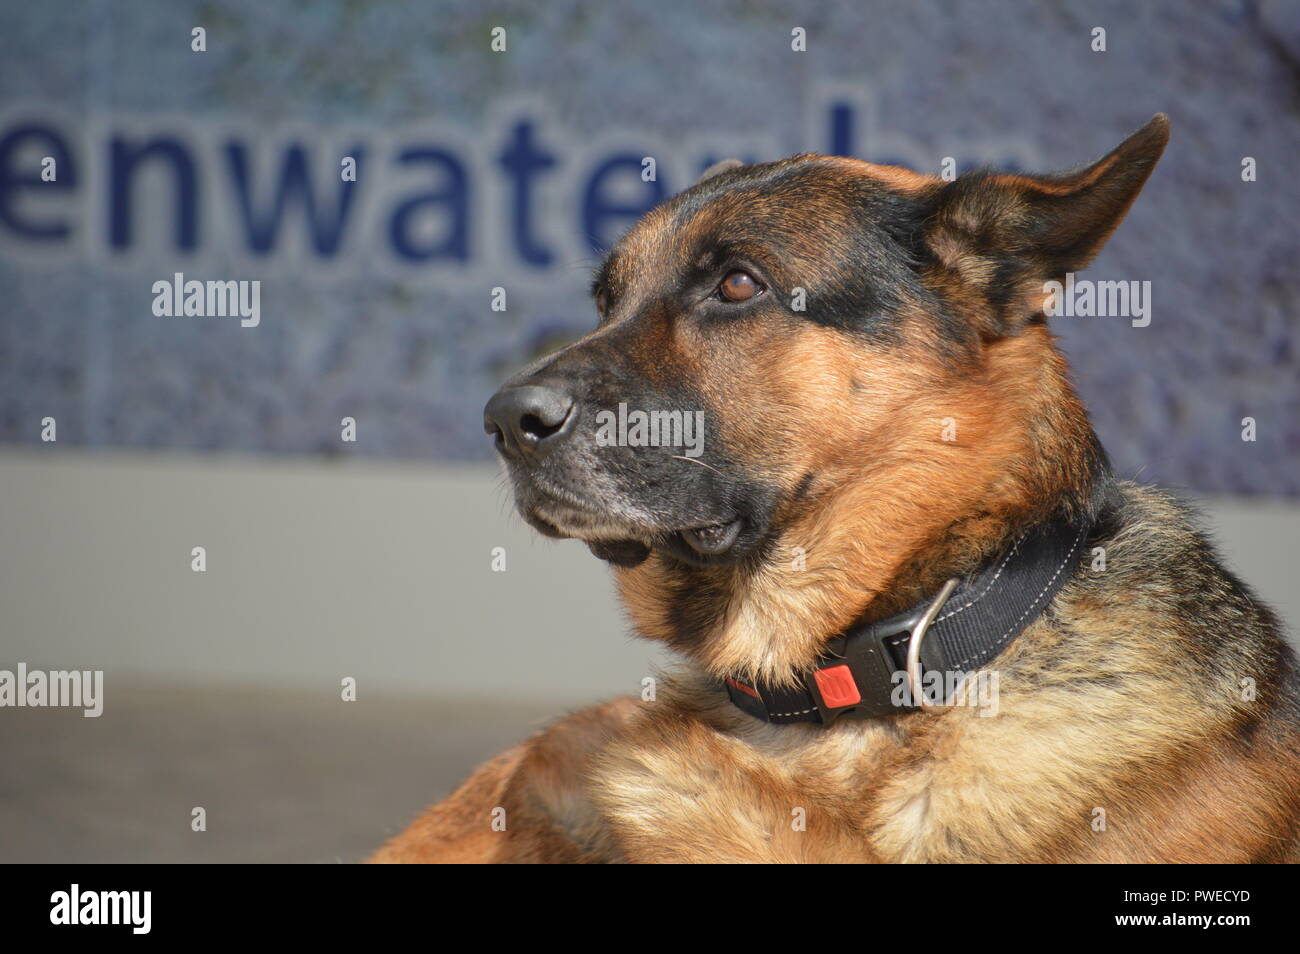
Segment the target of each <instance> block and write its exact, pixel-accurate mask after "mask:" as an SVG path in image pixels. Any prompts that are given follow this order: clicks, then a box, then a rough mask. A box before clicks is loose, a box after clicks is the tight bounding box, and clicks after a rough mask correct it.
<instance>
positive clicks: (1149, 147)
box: [926, 113, 1169, 335]
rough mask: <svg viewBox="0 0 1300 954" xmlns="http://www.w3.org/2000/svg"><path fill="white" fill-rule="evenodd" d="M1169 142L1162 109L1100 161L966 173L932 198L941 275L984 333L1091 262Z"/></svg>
mask: <svg viewBox="0 0 1300 954" xmlns="http://www.w3.org/2000/svg"><path fill="white" fill-rule="evenodd" d="M1168 141H1169V118H1168V117H1167V116H1165V115H1164V114H1163V113H1161V114H1158V115H1157V116H1155V117H1154V118H1153V119H1152V120H1151V121H1150V122H1148V123H1147V124H1146V125H1145V126H1143V127H1142V128H1141V129H1139V130H1138V131H1137V132H1135V133H1134V134H1133V135H1131V136H1129V138H1128V139H1125V140H1124V141H1123V142H1122V143H1120V144H1119V145H1118V146H1117V147H1116V148H1115V149H1114V150H1113V151H1112V152H1110V153H1109V154H1108V155H1106V156H1105V157H1104V158H1102V159H1099V160H1097V161H1096V162H1094V163H1092V164H1091V165H1089V166H1086V167H1084V168H1082V169H1079V170H1077V171H1074V172H1067V173H1064V174H1062V175H1054V176H1023V175H1003V174H997V173H990V172H986V171H979V172H972V173H967V174H966V175H963V176H961V177H959V178H958V179H957V180H956V181H955V182H952V183H951V184H949V185H947V186H944V187H943V188H942V189H941V190H940V191H939V193H938V195H937V197H936V200H935V207H934V212H933V214H932V216H931V218H930V222H929V225H928V227H927V230H926V241H927V244H928V246H929V248H930V250H931V251H932V252H933V253H934V256H935V258H936V259H937V262H938V265H939V269H940V271H946V272H947V273H948V274H947V275H945V276H944V277H943V283H944V284H945V285H949V286H951V284H952V282H953V281H954V280H957V281H959V282H960V283H961V284H963V285H965V286H968V288H967V292H966V294H970V293H971V292H972V291H973V292H978V293H979V294H981V295H982V296H983V298H984V299H985V301H986V302H987V304H988V305H989V306H990V307H989V308H988V309H987V312H988V318H989V323H990V324H991V327H987V328H985V329H983V330H984V331H985V332H986V333H991V334H994V335H998V334H1014V333H1015V332H1016V331H1018V330H1019V328H1020V327H1022V326H1023V325H1024V323H1025V322H1027V321H1028V320H1029V319H1030V318H1031V317H1033V316H1034V315H1035V314H1041V313H1042V310H1043V299H1044V296H1045V293H1044V290H1043V284H1044V283H1045V282H1048V281H1053V280H1057V281H1059V280H1060V279H1062V278H1063V277H1064V276H1065V273H1066V272H1073V271H1077V270H1079V269H1081V268H1083V267H1084V266H1085V265H1087V264H1088V262H1090V261H1092V258H1093V256H1095V255H1096V254H1097V252H1098V251H1100V250H1101V247H1102V246H1103V245H1105V244H1106V240H1107V239H1108V238H1110V235H1111V233H1112V232H1114V231H1115V227H1116V226H1118V225H1119V223H1120V222H1121V221H1122V220H1123V218H1124V216H1125V214H1126V213H1127V212H1128V210H1129V207H1130V206H1131V205H1132V204H1133V200H1134V199H1136V198H1137V195H1138V193H1139V192H1140V191H1142V186H1143V185H1144V184H1145V183H1146V181H1147V177H1148V176H1150V175H1151V170H1152V169H1154V168H1155V164H1156V160H1157V159H1159V158H1160V154H1161V153H1162V152H1164V148H1165V143H1167V142H1168Z"/></svg>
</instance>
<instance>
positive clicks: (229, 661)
mask: <svg viewBox="0 0 1300 954" xmlns="http://www.w3.org/2000/svg"><path fill="white" fill-rule="evenodd" d="M0 488H2V489H3V504H2V505H0V668H10V667H12V666H13V665H15V664H16V663H18V662H26V663H28V664H29V665H30V666H37V667H46V668H60V669H65V668H91V669H103V670H105V673H106V679H108V680H110V681H112V680H120V681H122V682H140V681H150V682H179V683H204V682H207V683H243V684H256V685H267V686H286V687H297V688H303V687H320V688H321V689H326V688H328V689H330V690H331V691H332V690H333V689H334V687H337V686H338V684H339V680H340V679H342V678H343V677H344V676H354V677H356V678H357V679H358V683H359V687H360V691H361V692H367V691H371V690H372V689H373V690H380V689H383V690H398V691H416V692H422V693H429V694H437V695H441V696H451V697H462V696H463V697H474V696H489V695H490V696H508V697H511V698H514V699H518V700H521V701H523V700H528V701H531V700H547V701H548V700H555V701H560V702H581V701H584V700H589V699H594V698H599V697H603V696H609V695H613V694H616V693H628V692H635V691H636V690H637V689H638V687H639V683H640V680H641V679H642V678H643V677H644V676H645V675H647V674H649V673H650V672H651V671H652V662H653V660H655V659H656V658H658V654H657V651H656V649H655V648H654V647H653V646H651V645H650V644H648V643H645V642H642V641H640V640H636V639H633V638H632V637H630V635H629V633H628V627H627V625H626V623H625V622H624V620H623V619H622V618H621V615H620V612H619V610H618V608H617V605H616V602H615V599H614V595H613V585H612V582H611V581H610V580H609V576H608V572H607V571H606V570H605V568H604V565H603V564H601V563H600V562H599V561H597V560H596V559H595V558H594V557H592V556H591V555H590V554H589V553H588V552H587V550H586V548H585V547H584V546H583V545H582V544H579V543H576V542H573V541H562V542H555V541H549V540H545V539H542V538H540V537H538V536H537V535H536V534H535V533H533V531H532V530H530V529H529V528H528V527H527V526H526V525H524V524H523V522H522V521H521V520H520V519H519V518H518V517H517V516H516V515H515V514H514V511H513V509H512V507H511V505H510V500H509V494H508V493H507V490H506V488H505V487H504V486H503V483H502V479H501V478H500V477H499V476H498V474H497V473H496V472H495V471H494V470H492V469H490V468H486V467H466V468H448V467H445V466H439V467H432V466H415V465H401V464H391V463H384V464H378V463H376V464H347V465H330V464H324V463H320V462H292V463H284V462H275V461H266V460H250V459H240V460H236V459H231V458H217V457H167V456H113V455H107V456H105V455H102V454H99V455H87V454H82V453H78V452H68V451H65V450H62V449H58V450H55V449H51V450H49V451H46V452H42V451H34V452H33V451H21V452H13V451H9V452H6V453H0ZM1208 509H1209V518H1210V524H1211V526H1212V527H1213V528H1214V529H1215V531H1216V535H1217V536H1218V538H1219V539H1220V541H1221V543H1222V545H1223V549H1224V551H1225V552H1226V553H1227V555H1228V557H1229V560H1230V562H1231V564H1232V565H1233V566H1234V567H1236V568H1237V569H1238V571H1239V572H1240V574H1241V575H1242V576H1243V577H1244V578H1245V579H1246V580H1247V581H1249V582H1250V583H1251V584H1252V585H1253V586H1255V588H1256V589H1257V590H1258V592H1259V593H1260V595H1261V596H1263V597H1264V598H1265V599H1266V600H1269V601H1270V602H1272V603H1273V604H1274V605H1275V606H1276V607H1278V608H1279V609H1280V610H1281V611H1282V612H1283V613H1284V615H1285V616H1286V617H1287V618H1288V619H1289V620H1291V621H1294V620H1297V619H1300V587H1297V585H1296V579H1297V570H1296V566H1297V550H1298V545H1297V540H1298V539H1300V508H1297V507H1296V506H1295V505H1286V504H1268V503H1253V502H1252V503H1243V502H1235V501H1226V500H1217V501H1209V502H1208ZM194 546H203V547H206V548H207V561H208V564H207V565H208V568H207V572H206V573H195V572H192V571H191V569H190V560H191V557H190V551H191V548H192V547H194ZM498 546H499V547H504V548H505V555H506V570H505V572H500V573H498V572H493V571H492V568H491V563H492V549H493V548H494V547H498ZM1292 632H1294V628H1293V630H1292ZM110 684H111V682H110Z"/></svg>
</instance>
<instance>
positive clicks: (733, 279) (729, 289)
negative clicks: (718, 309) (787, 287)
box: [718, 269, 764, 301]
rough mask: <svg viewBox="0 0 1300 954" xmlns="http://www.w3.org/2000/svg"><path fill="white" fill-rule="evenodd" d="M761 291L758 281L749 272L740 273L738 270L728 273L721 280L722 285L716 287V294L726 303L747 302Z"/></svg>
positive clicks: (761, 286) (760, 284) (761, 287)
mask: <svg viewBox="0 0 1300 954" xmlns="http://www.w3.org/2000/svg"><path fill="white" fill-rule="evenodd" d="M763 291H764V288H763V285H762V283H761V282H759V280H758V279H756V278H755V277H754V276H753V275H751V274H749V272H742V271H740V270H739V269H736V270H735V271H732V272H728V273H727V275H726V277H725V278H723V279H722V284H721V285H719V286H718V294H719V295H721V296H722V297H723V298H724V299H726V300H727V301H749V299H751V298H753V297H754V296H755V295H760V294H762V293H763Z"/></svg>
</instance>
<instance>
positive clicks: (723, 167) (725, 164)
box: [695, 159, 744, 185]
mask: <svg viewBox="0 0 1300 954" xmlns="http://www.w3.org/2000/svg"><path fill="white" fill-rule="evenodd" d="M743 165H744V163H743V162H741V161H740V160H739V159H722V160H720V161H718V162H715V163H714V164H713V165H711V166H709V168H707V169H705V170H704V171H703V172H701V173H700V177H699V178H698V179H696V180H695V185H699V184H700V183H701V182H703V181H704V180H705V179H712V178H713V177H714V176H716V175H717V174H718V173H720V172H729V171H730V170H732V169H739V168H740V167H741V166H743Z"/></svg>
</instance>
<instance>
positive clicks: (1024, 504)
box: [617, 328, 1106, 684]
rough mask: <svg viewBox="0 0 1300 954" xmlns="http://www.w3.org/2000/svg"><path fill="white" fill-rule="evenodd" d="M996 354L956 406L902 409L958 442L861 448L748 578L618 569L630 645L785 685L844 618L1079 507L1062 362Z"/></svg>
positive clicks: (1052, 353) (1026, 338) (1010, 346)
mask: <svg viewBox="0 0 1300 954" xmlns="http://www.w3.org/2000/svg"><path fill="white" fill-rule="evenodd" d="M996 347H997V348H998V349H999V350H998V352H997V353H995V354H994V355H993V356H992V357H991V359H990V360H989V361H988V362H986V364H985V368H986V371H985V372H984V373H983V374H981V375H980V376H979V379H978V380H972V381H971V382H970V385H969V393H963V386H962V385H961V384H960V383H957V384H955V385H954V390H953V391H952V392H950V393H947V394H946V395H945V396H944V399H943V401H942V402H941V404H940V405H938V406H937V409H936V407H922V406H918V407H916V409H915V411H914V413H915V414H916V415H918V421H919V420H921V419H922V418H924V419H929V418H930V417H931V416H932V415H934V414H936V413H939V414H941V413H942V408H943V407H961V408H963V409H964V412H963V414H962V419H963V423H964V425H965V432H964V433H962V434H960V436H959V439H958V441H954V442H952V444H951V445H949V446H946V447H945V446H944V443H942V442H935V441H930V442H928V443H926V444H924V446H922V445H921V444H920V443H917V444H915V445H913V446H900V447H895V448H892V449H890V451H889V452H888V453H882V452H881V451H880V450H879V449H875V448H866V449H864V453H863V457H864V459H865V460H867V461H868V463H867V464H865V465H864V466H862V467H861V468H859V469H858V470H857V471H856V472H854V473H853V474H852V475H849V476H844V477H840V478H835V477H834V476H828V477H826V478H825V479H824V480H823V482H822V483H821V485H816V486H814V488H813V490H812V493H811V495H810V498H809V499H808V500H806V501H804V502H802V503H801V506H800V508H799V510H798V511H797V512H796V513H794V514H791V515H788V516H785V517H781V516H779V517H778V523H777V526H778V527H779V530H778V531H776V532H775V533H774V534H773V537H772V539H771V540H770V541H769V543H768V545H767V547H766V548H765V549H764V551H763V553H762V555H761V558H760V559H758V560H755V561H753V562H752V563H751V564H750V565H741V566H735V567H725V568H695V567H687V566H684V565H682V564H680V563H676V562H672V561H670V560H669V559H668V558H665V557H664V556H662V555H661V554H659V553H657V552H656V553H652V555H651V556H650V558H649V559H648V560H647V561H646V562H645V563H643V564H642V565H641V566H639V567H637V568H635V569H630V570H620V571H618V572H617V579H618V584H619V590H620V595H621V597H622V598H623V601H624V604H625V605H626V607H627V608H628V611H629V614H630V615H631V617H632V619H633V621H634V624H635V625H636V627H637V629H638V630H639V631H640V633H641V635H643V636H646V637H648V638H651V639H657V640H663V641H666V642H668V643H669V644H670V645H672V646H673V647H674V648H675V649H677V650H678V651H680V652H683V653H685V654H686V655H688V656H690V657H692V658H694V659H695V660H696V661H697V662H699V663H700V664H702V665H703V666H704V668H705V669H706V670H708V671H709V672H711V673H712V674H713V675H716V676H724V675H736V676H741V677H748V678H752V679H755V680H760V681H765V682H769V683H778V684H779V683H785V682H789V681H790V680H791V679H792V678H793V677H794V674H795V673H798V672H801V671H803V670H805V669H806V668H808V667H809V666H810V665H811V664H812V662H813V661H814V660H815V659H816V658H817V656H818V655H819V654H820V653H821V651H822V649H823V647H824V646H825V644H826V643H827V641H829V640H830V639H832V638H833V637H834V636H836V635H837V634H838V633H840V632H842V631H843V630H844V629H845V628H847V627H848V626H849V625H851V624H852V623H854V622H855V621H859V620H864V621H869V620H874V619H879V618H883V617H885V616H888V615H890V614H892V613H895V612H897V611H899V610H901V609H904V608H906V607H908V606H911V605H913V604H915V603H916V602H918V601H919V600H921V599H923V598H925V597H926V596H927V594H930V593H933V592H934V591H935V590H936V589H937V588H938V587H939V586H940V585H941V584H942V583H943V581H944V580H946V579H947V578H949V577H952V576H959V575H963V574H965V573H968V572H972V571H974V570H975V569H977V568H978V567H979V566H980V565H981V564H983V563H984V562H985V561H987V560H990V559H993V558H994V557H996V556H997V555H998V554H999V553H1001V552H1002V551H1004V550H1005V549H1006V548H1007V547H1008V546H1009V545H1010V542H1011V541H1012V540H1014V538H1015V537H1016V536H1018V535H1019V534H1020V533H1022V532H1023V531H1024V530H1025V529H1026V528H1028V527H1029V526H1032V525H1035V524H1037V523H1039V522H1040V521H1042V520H1044V519H1047V518H1049V517H1050V516H1052V515H1053V514H1055V513H1057V512H1061V511H1066V512H1067V513H1068V512H1071V511H1075V512H1077V511H1079V510H1086V509H1087V508H1088V507H1089V506H1090V504H1089V501H1090V499H1091V495H1092V488H1093V485H1094V482H1095V481H1096V480H1097V479H1098V478H1099V477H1100V475H1101V474H1103V473H1104V471H1105V467H1106V464H1105V456H1104V452H1103V451H1102V450H1101V447H1100V444H1099V443H1098V442H1097V439H1096V436H1095V434H1094V433H1093V431H1092V428H1091V426H1090V425H1089V424H1088V423H1087V417H1086V414H1085V412H1084V411H1083V408H1082V407H1081V405H1080V404H1079V401H1078V398H1077V397H1076V396H1075V394H1074V391H1073V389H1072V387H1071V386H1070V383H1069V381H1068V378H1067V374H1066V370H1065V363H1064V359H1063V358H1062V357H1061V356H1060V355H1059V354H1058V353H1057V351H1056V350H1055V348H1054V347H1053V346H1052V345H1051V343H1050V339H1049V336H1048V335H1047V332H1046V330H1045V329H1042V328H1031V329H1029V330H1027V331H1026V333H1025V334H1024V335H1022V336H1021V337H1020V338H1017V339H1009V341H1008V342H1006V343H1001V342H1000V343H998V344H997V345H996ZM1012 381H1014V385H1011V384H1010V382H1012ZM895 430H896V432H897V433H904V434H908V433H920V432H921V431H922V429H921V428H920V427H917V428H909V427H908V424H907V422H899V424H898V426H897V428H896V429H895Z"/></svg>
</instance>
